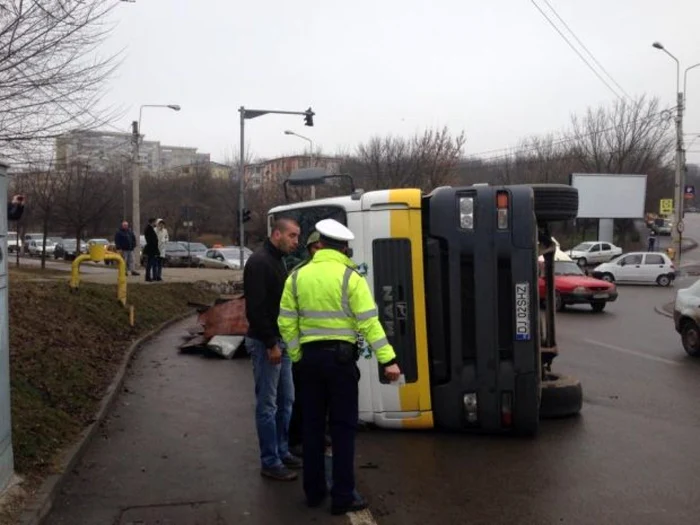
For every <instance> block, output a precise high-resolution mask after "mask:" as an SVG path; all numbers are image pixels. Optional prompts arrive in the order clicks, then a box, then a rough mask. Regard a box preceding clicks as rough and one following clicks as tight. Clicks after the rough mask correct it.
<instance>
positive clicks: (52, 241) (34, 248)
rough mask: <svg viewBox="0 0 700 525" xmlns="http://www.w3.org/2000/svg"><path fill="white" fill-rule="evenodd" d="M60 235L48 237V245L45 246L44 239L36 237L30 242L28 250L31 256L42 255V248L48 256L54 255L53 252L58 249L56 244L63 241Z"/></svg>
mask: <svg viewBox="0 0 700 525" xmlns="http://www.w3.org/2000/svg"><path fill="white" fill-rule="evenodd" d="M62 240H63V239H61V238H60V237H47V238H46V246H44V239H43V238H42V239H34V240H32V241H30V242H29V246H28V248H27V249H28V252H29V257H41V252H42V250H45V252H46V256H47V257H50V256H53V252H54V250H55V249H56V244H57V243H59V242H60V241H62Z"/></svg>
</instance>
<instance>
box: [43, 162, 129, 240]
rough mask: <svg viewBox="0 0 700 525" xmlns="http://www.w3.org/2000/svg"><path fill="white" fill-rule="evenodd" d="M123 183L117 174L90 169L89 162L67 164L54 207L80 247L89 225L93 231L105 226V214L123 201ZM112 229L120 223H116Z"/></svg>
mask: <svg viewBox="0 0 700 525" xmlns="http://www.w3.org/2000/svg"><path fill="white" fill-rule="evenodd" d="M120 184H121V181H120V179H119V177H118V176H117V175H116V174H112V173H102V172H96V171H91V170H90V167H89V165H87V164H82V163H75V164H73V165H71V166H68V167H67V169H66V171H65V172H64V174H63V177H62V184H61V186H60V188H59V191H58V192H57V195H56V197H57V198H56V203H55V207H56V211H57V212H58V219H59V220H60V221H61V222H62V223H63V224H64V225H65V226H66V228H67V229H68V230H69V231H70V232H71V233H72V234H74V235H75V239H76V242H77V243H78V244H77V246H78V248H80V240H81V239H82V238H83V236H84V235H85V232H86V230H87V228H88V227H89V226H92V228H93V229H94V230H101V229H102V228H103V227H104V226H106V225H104V222H106V221H105V217H109V216H110V215H112V214H111V213H109V212H110V211H111V210H113V209H114V208H116V207H117V205H118V204H119V203H120V202H121V191H119V188H120ZM110 222H111V221H110ZM113 228H114V230H116V229H117V226H116V225H114V224H113Z"/></svg>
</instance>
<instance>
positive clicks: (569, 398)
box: [540, 372, 583, 419]
mask: <svg viewBox="0 0 700 525" xmlns="http://www.w3.org/2000/svg"><path fill="white" fill-rule="evenodd" d="M582 406H583V388H581V382H580V381H579V380H578V379H575V378H573V377H568V376H563V375H561V374H557V373H554V372H547V373H546V374H545V378H544V380H543V381H542V401H541V403H540V417H542V418H545V419H547V418H558V417H568V416H575V415H576V414H578V413H579V412H581V407H582Z"/></svg>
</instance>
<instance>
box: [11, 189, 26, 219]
mask: <svg viewBox="0 0 700 525" xmlns="http://www.w3.org/2000/svg"><path fill="white" fill-rule="evenodd" d="M23 212H24V195H15V196H14V197H12V202H8V203H7V220H8V221H18V220H20V218H21V217H22V213H23Z"/></svg>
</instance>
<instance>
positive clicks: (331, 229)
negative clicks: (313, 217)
mask: <svg viewBox="0 0 700 525" xmlns="http://www.w3.org/2000/svg"><path fill="white" fill-rule="evenodd" d="M316 231H317V232H318V233H320V234H321V240H324V239H325V240H329V241H331V242H332V243H335V244H337V243H346V242H348V241H352V240H353V239H354V238H355V235H354V234H353V233H352V232H351V231H350V230H349V229H348V228H346V227H345V226H343V225H342V224H340V223H339V222H338V221H336V220H334V219H323V220H322V221H318V222H317V223H316Z"/></svg>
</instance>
